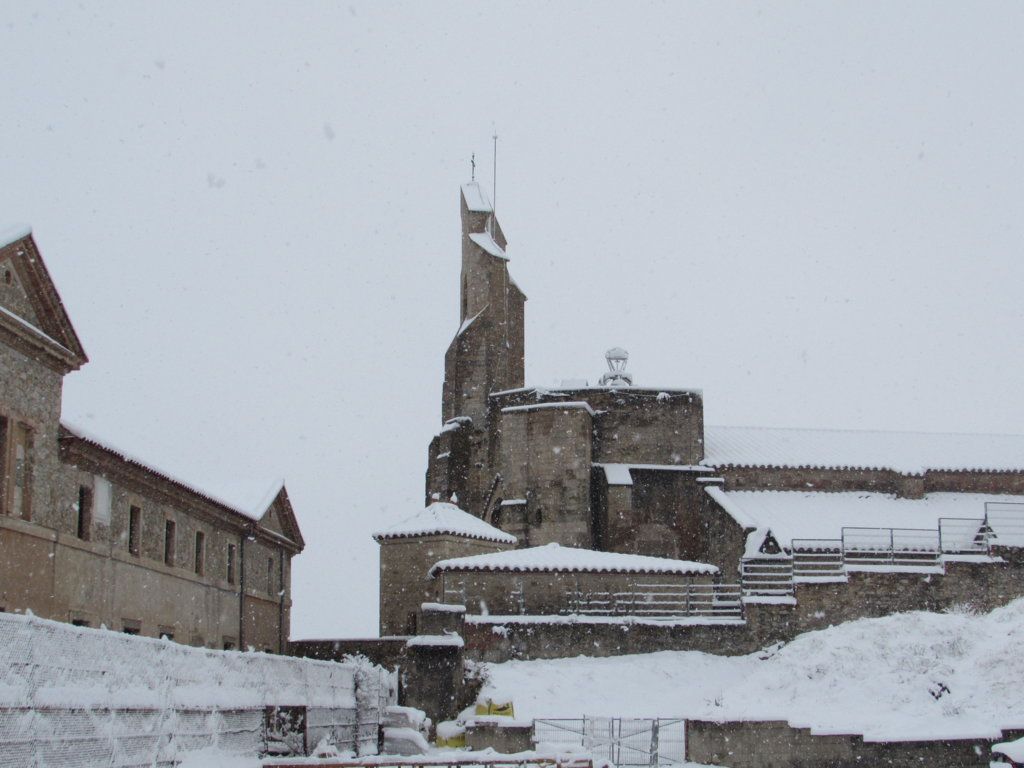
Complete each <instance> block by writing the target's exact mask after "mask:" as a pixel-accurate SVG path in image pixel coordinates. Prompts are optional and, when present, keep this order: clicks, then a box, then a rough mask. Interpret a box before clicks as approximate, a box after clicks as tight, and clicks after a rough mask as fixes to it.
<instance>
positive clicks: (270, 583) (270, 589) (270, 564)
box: [267, 557, 274, 595]
mask: <svg viewBox="0 0 1024 768" xmlns="http://www.w3.org/2000/svg"><path fill="white" fill-rule="evenodd" d="M267 594H270V595H272V594H274V558H272V557H269V558H267Z"/></svg>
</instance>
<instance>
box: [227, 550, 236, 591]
mask: <svg viewBox="0 0 1024 768" xmlns="http://www.w3.org/2000/svg"><path fill="white" fill-rule="evenodd" d="M234 583H235V545H234V544H228V584H234Z"/></svg>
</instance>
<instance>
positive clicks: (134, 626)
mask: <svg viewBox="0 0 1024 768" xmlns="http://www.w3.org/2000/svg"><path fill="white" fill-rule="evenodd" d="M121 631H122V632H124V633H125V634H126V635H138V634H141V633H142V622H141V621H139V620H138V619H122V621H121Z"/></svg>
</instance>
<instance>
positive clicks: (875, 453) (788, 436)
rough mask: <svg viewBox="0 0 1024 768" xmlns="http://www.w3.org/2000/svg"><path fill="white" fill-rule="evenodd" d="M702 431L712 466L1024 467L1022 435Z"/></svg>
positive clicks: (909, 470)
mask: <svg viewBox="0 0 1024 768" xmlns="http://www.w3.org/2000/svg"><path fill="white" fill-rule="evenodd" d="M704 436H705V441H706V442H705V447H704V460H703V461H702V462H701V463H702V464H705V465H708V466H712V467H722V466H742V467H761V466H767V467H836V468H846V467H858V468H862V469H892V470H895V471H896V472H902V473H905V474H912V475H913V474H921V473H922V472H924V471H925V470H927V469H987V470H998V471H1006V470H1014V469H1024V435H969V434H940V433H929V432H874V431H868V430H849V429H782V428H768V427H716V426H711V425H708V426H707V427H706V428H705V433H704Z"/></svg>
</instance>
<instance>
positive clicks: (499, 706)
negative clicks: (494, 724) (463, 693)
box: [476, 699, 516, 717]
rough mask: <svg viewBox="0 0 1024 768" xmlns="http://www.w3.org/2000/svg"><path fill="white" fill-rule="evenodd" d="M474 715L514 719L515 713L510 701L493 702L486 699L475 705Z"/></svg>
mask: <svg viewBox="0 0 1024 768" xmlns="http://www.w3.org/2000/svg"><path fill="white" fill-rule="evenodd" d="M476 714H478V715H498V716H499V717H515V716H516V711H515V707H513V706H512V702H511V701H493V700H491V699H486V700H484V701H478V702H477V703H476Z"/></svg>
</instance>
